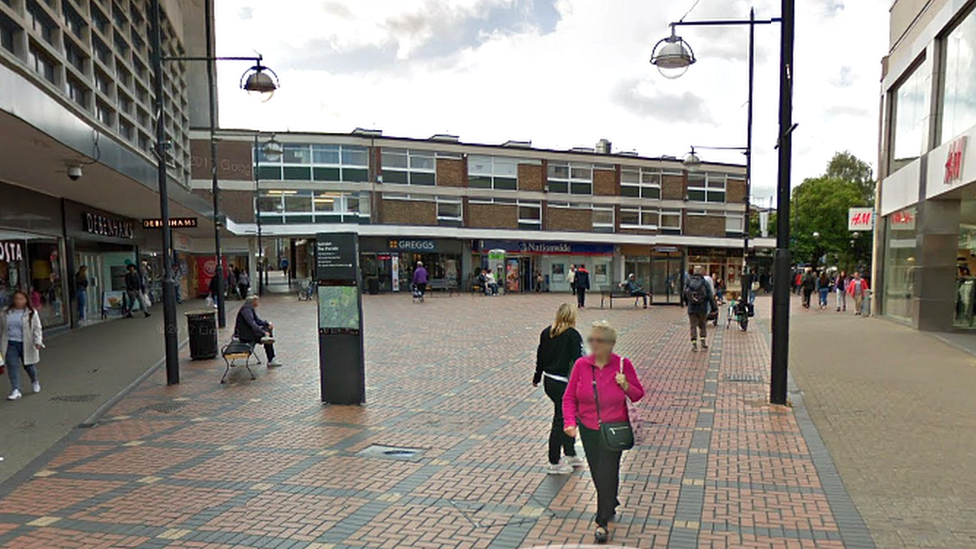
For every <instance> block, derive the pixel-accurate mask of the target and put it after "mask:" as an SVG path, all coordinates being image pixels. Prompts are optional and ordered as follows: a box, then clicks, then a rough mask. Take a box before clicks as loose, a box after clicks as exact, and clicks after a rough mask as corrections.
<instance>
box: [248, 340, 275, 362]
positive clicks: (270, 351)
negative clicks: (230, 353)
mask: <svg viewBox="0 0 976 549" xmlns="http://www.w3.org/2000/svg"><path fill="white" fill-rule="evenodd" d="M241 341H242V342H243V343H249V344H251V345H257V344H258V343H260V341H247V340H243V339H242V340H241ZM264 355H265V356H266V357H268V362H271V361H273V360H274V358H275V350H274V343H265V344H264Z"/></svg>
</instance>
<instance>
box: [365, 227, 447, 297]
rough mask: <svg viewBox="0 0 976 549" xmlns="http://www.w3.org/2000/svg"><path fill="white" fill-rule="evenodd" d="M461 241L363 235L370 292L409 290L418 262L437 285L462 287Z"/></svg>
mask: <svg viewBox="0 0 976 549" xmlns="http://www.w3.org/2000/svg"><path fill="white" fill-rule="evenodd" d="M462 250H463V246H462V243H461V241H460V240H448V239H439V238H399V237H362V238H360V240H359V252H360V260H359V265H360V271H361V274H362V283H363V287H364V288H366V289H367V290H369V291H370V292H376V291H379V292H401V291H402V292H407V291H410V284H411V281H412V279H413V272H414V269H415V268H416V266H417V263H418V262H423V264H424V267H425V268H426V269H427V272H428V273H429V275H430V284H431V286H432V287H434V288H448V287H455V288H460V284H461V255H462Z"/></svg>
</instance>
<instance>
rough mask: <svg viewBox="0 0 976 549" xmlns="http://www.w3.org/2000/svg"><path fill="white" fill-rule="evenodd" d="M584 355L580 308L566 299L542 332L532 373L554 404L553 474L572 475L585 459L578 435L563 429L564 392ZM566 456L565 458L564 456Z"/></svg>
mask: <svg viewBox="0 0 976 549" xmlns="http://www.w3.org/2000/svg"><path fill="white" fill-rule="evenodd" d="M581 356H583V337H582V336H581V335H580V333H579V332H577V331H576V309H574V308H573V306H572V305H570V304H569V303H563V304H562V305H560V306H559V309H558V310H557V311H556V321H555V322H553V323H552V326H547V327H546V329H545V330H543V331H542V334H541V335H540V336H539V347H538V349H537V350H536V353H535V375H533V376H532V386H533V387H538V386H539V383H540V382H542V384H543V387H544V388H545V390H546V396H548V397H549V400H551V401H552V403H553V405H554V411H553V416H552V429H551V430H550V432H549V474H550V475H568V474H570V473H572V472H573V469H574V468H575V467H582V465H583V460H582V459H580V458H579V456H577V455H576V438H574V437H570V436H568V435H567V434H566V433H565V432H564V431H563V428H564V422H563V394H564V393H565V392H566V384H567V383H569V374H570V372H571V371H572V370H573V364H575V363H576V361H577V360H578V359H579V358H580V357H581ZM562 456H565V458H564V459H561V457H562Z"/></svg>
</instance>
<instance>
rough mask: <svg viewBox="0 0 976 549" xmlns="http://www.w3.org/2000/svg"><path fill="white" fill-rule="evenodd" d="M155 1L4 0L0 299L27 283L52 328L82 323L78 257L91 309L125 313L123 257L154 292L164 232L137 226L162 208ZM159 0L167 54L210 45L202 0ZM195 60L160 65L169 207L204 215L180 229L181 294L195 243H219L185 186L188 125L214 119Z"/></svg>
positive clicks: (0, 18) (203, 206)
mask: <svg viewBox="0 0 976 549" xmlns="http://www.w3.org/2000/svg"><path fill="white" fill-rule="evenodd" d="M147 4H148V3H147V2H146V0H0V302H4V301H6V299H7V298H8V297H9V294H10V292H11V291H13V290H17V289H20V290H25V291H28V292H29V293H31V294H32V296H33V297H34V299H35V303H36V304H37V305H39V306H40V307H39V308H40V312H41V315H42V319H43V321H44V323H45V325H46V326H48V327H67V326H71V325H77V324H78V323H79V320H80V317H81V313H82V311H79V310H78V309H77V307H76V306H75V295H76V292H75V290H76V288H75V284H74V283H73V280H74V275H75V273H76V272H77V270H78V269H79V268H80V266H81V265H86V266H87V267H88V270H89V280H90V283H91V286H90V288H89V290H88V306H87V310H86V311H85V315H84V316H85V317H86V319H87V321H89V322H92V321H98V320H101V319H102V318H103V313H105V315H104V316H108V317H111V316H112V315H113V314H115V313H116V312H117V311H116V308H115V307H114V305H117V303H118V298H119V291H120V290H121V289H122V288H121V284H122V281H121V273H122V272H124V270H125V265H126V264H128V263H136V262H138V263H141V264H142V265H143V266H144V268H145V269H146V274H147V275H148V276H149V278H150V287H151V288H150V289H151V291H152V292H153V293H154V294H156V295H157V297H158V293H159V281H160V280H161V277H162V272H161V270H162V269H161V265H162V261H161V254H162V252H163V250H162V249H161V244H160V241H161V238H160V236H161V235H160V232H159V229H152V228H150V229H144V228H143V221H144V220H150V221H151V220H152V219H153V218H157V217H158V216H159V198H158V193H157V180H156V161H155V158H154V156H153V154H152V149H153V147H154V145H155V143H154V141H155V140H154V124H155V122H154V114H153V111H154V106H153V102H154V95H153V90H152V86H151V79H152V70H151V64H150V46H149V38H148V37H149V22H148V19H147ZM162 5H163V11H164V18H165V21H164V24H163V27H162V32H163V35H164V48H165V54H166V55H167V56H184V55H197V56H202V55H205V54H206V41H205V29H206V25H208V24H210V22H209V21H208V20H207V18H206V16H205V12H204V8H203V2H202V0H185V1H178V0H163V2H162ZM197 65H199V66H194V67H192V68H191V67H188V66H187V65H186V64H185V63H181V62H167V63H166V67H165V71H166V78H165V80H166V82H165V105H166V106H165V111H166V120H167V124H166V132H167V139H168V140H169V141H170V142H171V144H172V145H171V148H170V151H171V153H170V158H169V159H168V161H169V164H170V169H169V174H170V185H169V187H170V197H171V198H172V201H171V208H172V215H173V216H175V217H190V218H198V219H199V224H198V225H197V227H196V228H186V229H180V230H179V231H177V232H176V234H175V235H174V236H175V241H176V243H177V246H176V248H177V251H176V255H177V257H178V261H179V262H180V264H181V265H183V266H184V267H185V268H187V269H189V270H188V271H186V273H185V274H186V277H185V278H184V286H183V290H184V294H185V293H186V291H187V290H189V289H190V288H189V287H187V285H186V280H188V279H190V278H191V275H192V274H193V269H192V267H193V266H192V263H193V261H192V260H191V256H192V254H193V253H195V252H196V253H200V254H203V253H206V252H207V251H209V252H210V253H212V250H213V248H212V239H208V238H207V235H208V234H209V233H210V232H211V231H212V230H213V225H212V224H211V223H210V222H209V221H208V219H209V218H211V217H212V211H211V208H210V206H209V204H208V202H207V200H205V199H202V198H200V197H199V196H197V195H195V194H194V193H193V192H191V190H190V166H191V163H192V161H191V155H190V137H189V130H190V128H191V127H193V126H203V127H205V126H207V125H208V123H209V118H208V111H207V87H206V80H205V78H202V77H204V76H205V74H206V73H205V71H206V64H205V63H198V64H197ZM69 176H70V177H69ZM149 225H150V226H151V223H150V224H149ZM228 245H229V246H230V247H233V246H234V245H235V244H234V243H233V242H229V243H228ZM240 246H241V252H242V253H246V250H247V243H246V241H244V240H242V241H241V243H240ZM188 263H189V264H191V265H188Z"/></svg>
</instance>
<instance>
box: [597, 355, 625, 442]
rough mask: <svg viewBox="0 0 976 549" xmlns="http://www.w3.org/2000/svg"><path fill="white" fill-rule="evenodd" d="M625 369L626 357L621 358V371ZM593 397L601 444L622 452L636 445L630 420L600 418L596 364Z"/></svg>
mask: <svg viewBox="0 0 976 549" xmlns="http://www.w3.org/2000/svg"><path fill="white" fill-rule="evenodd" d="M623 371H624V359H623V358H621V359H620V373H623ZM593 398H594V399H595V400H596V421H597V425H598V426H599V427H600V446H601V447H603V449H604V450H609V451H611V452H622V451H624V450H630V449H631V448H633V447H634V429H633V427H631V425H630V421H615V422H612V423H604V422H603V420H602V419H601V418H600V395H599V393H597V390H596V366H593ZM625 398H626V397H625Z"/></svg>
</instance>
